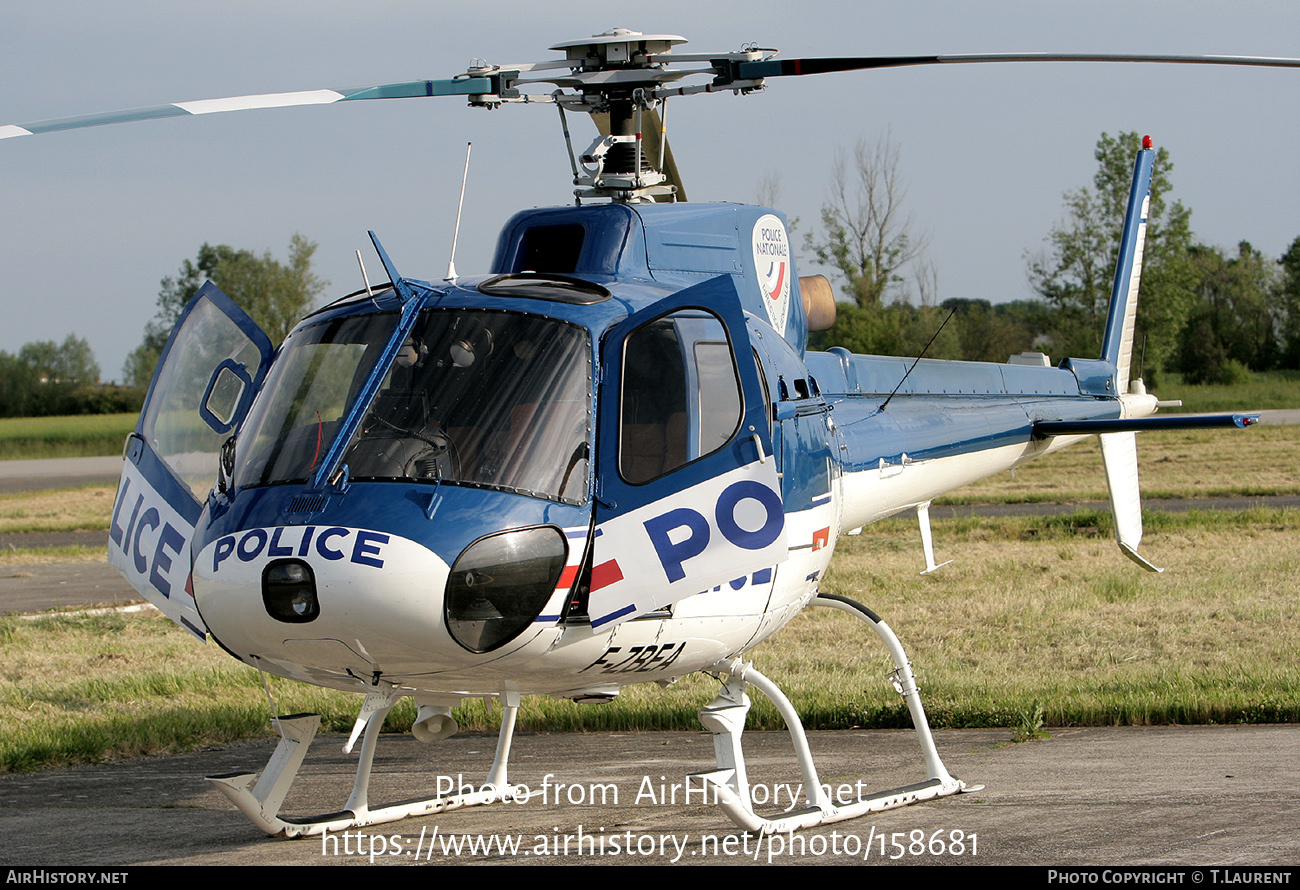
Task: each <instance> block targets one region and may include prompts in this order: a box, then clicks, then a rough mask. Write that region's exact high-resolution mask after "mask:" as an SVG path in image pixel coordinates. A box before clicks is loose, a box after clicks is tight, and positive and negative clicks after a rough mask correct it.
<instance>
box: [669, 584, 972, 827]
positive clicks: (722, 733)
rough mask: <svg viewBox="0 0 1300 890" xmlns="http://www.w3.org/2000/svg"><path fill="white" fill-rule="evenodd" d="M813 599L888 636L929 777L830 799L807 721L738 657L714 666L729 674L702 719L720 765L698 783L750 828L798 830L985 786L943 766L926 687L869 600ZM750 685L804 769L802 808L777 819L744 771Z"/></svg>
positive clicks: (885, 639) (733, 817)
mask: <svg viewBox="0 0 1300 890" xmlns="http://www.w3.org/2000/svg"><path fill="white" fill-rule="evenodd" d="M812 604H813V605H815V606H828V607H830V608H834V609H840V610H842V611H845V612H848V613H849V614H851V615H854V616H856V617H858V618H861V619H862V620H863V621H865V622H867V623H868V624H869V625H871V627H872V629H873V630H875V632H876V633H877V634H878V635H879V636H880V639H881V640H882V641H883V642H884V644H885V647H886V648H887V649H888V650H889V654H890V656H891V657H892V658H893V660H894V665H895V670H894V672H893V673H892V674H891V679H892V680H893V683H894V688H895V689H897V690H898V691H899V692H900V693H901V694H902V695H903V698H904V699H905V700H906V702H907V708H908V710H909V711H910V712H911V714H912V724H913V725H914V726H915V727H916V733H917V737H918V740H919V742H920V744H921V752H922V755H923V756H924V759H925V768H926V775H927V776H928V778H927V780H926V781H924V782H919V783H917V784H915V785H905V786H903V787H901V788H893V789H890V790H888V791H882V792H879V793H876V794H872V795H869V796H864V797H860V798H858V799H857V800H856V801H851V802H848V803H842V802H836V801H834V800H832V798H831V795H830V788H829V787H827V786H823V785H822V783H821V781H820V780H819V779H818V777H817V768H816V766H815V765H814V764H813V759H812V753H811V752H810V751H809V749H808V738H807V736H806V735H805V734H804V730H803V723H802V721H801V720H800V719H799V715H798V713H797V712H796V711H795V709H794V706H793V705H791V704H790V700H789V699H788V698H786V697H785V694H784V693H782V692H781V690H780V689H779V688H778V687H777V686H776V684H775V683H773V682H772V681H771V680H769V679H768V678H767V677H765V676H763V675H762V674H761V673H759V672H758V671H756V670H754V667H753V665H750V664H744V663H742V662H741V661H740V660H739V659H736V660H734V661H732V662H730V663H727V664H723V665H719V666H717V668H716V672H717V673H718V674H725V675H726V678H727V679H726V680H725V681H723V684H722V689H721V690H720V691H719V693H718V697H717V698H716V699H714V700H713V701H712V702H711V703H710V704H709V705H707V706H706V707H704V708H702V709H701V710H700V721H701V722H702V723H703V724H704V725H705V727H706V728H707V729H709V730H710V731H711V732H712V733H713V749H714V756H715V757H716V759H717V763H718V768H717V769H716V770H713V771H711V772H707V773H697V774H695V775H693V776H691V778H692V779H693V780H695V781H697V782H707V783H708V784H709V785H710V786H711V787H712V788H713V789H714V790H715V793H716V795H717V800H718V802H719V803H720V804H721V805H722V808H723V810H725V811H726V813H727V815H728V816H730V817H731V820H732V821H733V822H735V823H736V824H737V825H739V826H740V827H741V828H743V829H745V830H746V831H750V832H754V833H756V834H773V833H776V832H788V831H796V830H798V829H801V828H811V827H813V826H816V825H826V824H830V823H833V822H843V821H845V820H848V819H855V818H857V817H859V816H864V815H866V814H867V813H876V812H880V811H882V810H892V809H896V808H898V807H903V806H907V805H908V804H913V803H919V802H921V801H924V800H932V799H934V798H937V797H947V796H948V795H951V794H959V793H961V792H963V791H978V790H980V789H981V788H983V787H984V786H983V785H977V786H973V787H967V785H966V783H965V782H962V781H961V780H960V779H956V778H954V777H953V776H951V775H949V774H948V771H947V769H945V768H944V765H943V761H942V760H940V759H939V752H938V750H937V749H936V748H935V745H934V738H933V736H931V734H930V724H929V722H928V721H927V720H926V718H925V710H924V709H923V708H922V707H921V696H920V692H919V691H918V690H917V688H916V681H915V679H914V678H913V676H912V669H911V666H910V665H909V664H908V661H907V655H906V654H905V653H904V652H903V647H902V644H900V643H899V641H898V637H897V636H895V635H894V632H893V631H892V630H890V628H889V625H887V624H885V622H883V621H881V620H880V618H879V617H878V616H877V615H876V614H875V613H873V612H872V611H871V610H870V609H868V608H867V607H866V606H863V605H861V604H859V603H856V602H854V601H853V600H851V599H848V598H847V597H841V596H835V595H832V594H820V595H819V596H817V597H816V598H815V599H813V601H812ZM748 686H753V687H754V688H755V689H757V690H759V691H760V692H762V693H763V694H764V695H765V696H767V698H768V700H769V701H771V702H772V704H774V705H776V707H777V710H778V711H779V712H780V713H781V717H782V719H784V720H785V725H786V729H787V731H788V732H789V733H790V739H791V741H792V742H793V743H794V748H795V755H796V756H797V758H798V760H799V768H800V770H801V772H802V774H803V787H804V788H805V789H806V790H807V797H806V804H807V806H806V807H804V808H803V809H800V810H795V811H792V812H789V813H783V814H781V815H779V816H774V817H771V818H768V817H764V816H760V815H758V814H757V813H755V812H754V806H753V803H752V801H751V798H750V793H749V777H748V774H747V772H746V769H745V755H744V751H743V750H742V748H741V744H740V736H741V733H742V732H743V731H744V728H745V715H746V714H747V713H748V712H749V704H750V702H749V697H748V696H747V695H746V694H745V689H746V688H747V687H748Z"/></svg>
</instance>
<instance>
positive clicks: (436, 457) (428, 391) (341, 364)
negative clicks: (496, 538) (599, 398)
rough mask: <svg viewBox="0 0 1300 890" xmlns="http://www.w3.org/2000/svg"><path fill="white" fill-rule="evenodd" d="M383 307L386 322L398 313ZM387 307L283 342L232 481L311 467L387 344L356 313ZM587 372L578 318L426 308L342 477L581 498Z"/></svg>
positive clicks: (300, 472) (281, 476)
mask: <svg viewBox="0 0 1300 890" xmlns="http://www.w3.org/2000/svg"><path fill="white" fill-rule="evenodd" d="M382 317H383V318H386V319H387V321H386V323H385V324H386V333H391V331H392V325H393V324H394V323H395V318H394V317H393V316H391V315H387V316H382ZM379 318H381V316H375V315H371V316H354V317H353V318H352V319H348V320H345V321H351V322H353V324H351V325H348V324H336V323H325V324H322V325H319V326H317V327H321V328H327V327H329V328H331V330H330V331H321V332H320V335H319V336H311V337H302V338H301V343H296V342H292V340H291V342H288V343H286V344H285V349H286V353H285V354H284V355H282V356H281V357H280V359H279V360H277V362H276V365H275V368H274V369H273V370H272V373H271V377H270V379H268V382H267V385H266V388H265V391H266V392H267V394H268V396H270V401H269V403H268V406H267V408H266V410H264V411H262V412H261V413H260V415H259V416H257V417H250V424H248V425H247V426H246V431H245V432H244V433H241V436H240V439H241V442H240V445H239V447H238V448H237V449H236V455H237V462H238V467H239V468H240V469H237V471H236V479H235V482H236V484H237V485H266V484H272V483H275V482H291V481H304V480H305V479H306V478H307V477H308V476H309V475H310V474H311V472H312V471H313V469H314V467H315V465H316V462H317V461H319V460H320V459H321V457H322V456H323V454H324V453H325V450H327V449H328V447H329V445H330V444H331V443H332V441H333V439H334V436H335V435H336V434H337V433H338V422H339V420H340V419H341V417H342V416H343V415H344V414H345V413H346V407H347V406H348V405H350V404H351V403H352V401H353V400H354V399H355V398H356V396H357V394H358V392H359V390H360V388H361V386H362V384H364V381H365V379H366V377H367V376H368V375H369V371H370V368H372V367H373V365H374V361H375V356H374V353H375V350H376V349H378V350H382V347H383V343H382V342H379V345H378V346H376V345H375V343H376V332H375V331H373V330H370V325H369V324H367V323H365V322H362V321H361V319H371V320H377V319H379ZM375 324H376V325H377V326H379V322H377V321H375ZM300 333H307V332H306V331H304V332H300ZM292 339H293V340H298V339H300V338H299V337H298V336H295V337H294V338H292ZM381 339H386V336H385V337H383V338H381ZM300 350H301V351H302V353H303V354H301V355H299V354H298V352H299V351H300ZM591 377H592V375H591V349H590V341H589V338H588V335H587V332H586V330H585V329H584V328H582V327H580V326H577V325H572V324H567V323H565V322H560V321H556V320H554V319H549V318H541V317H538V316H534V315H527V314H524V313H517V312H500V311H487V310H478V309H426V310H425V311H424V312H423V313H422V314H421V316H420V318H419V319H418V320H417V321H416V323H415V326H414V327H413V329H412V331H411V334H410V335H409V336H408V337H407V339H406V341H405V342H404V343H403V344H402V346H401V348H400V349H399V351H398V353H397V356H396V358H395V359H394V361H393V363H392V366H391V367H390V368H389V369H388V371H387V374H386V375H385V377H384V380H383V383H382V385H381V387H380V389H379V391H378V393H376V395H375V397H374V399H373V400H372V401H371V404H370V406H369V409H368V410H367V411H366V413H365V416H364V418H363V420H362V422H361V424H360V426H358V427H357V428H356V430H355V432H353V433H352V437H351V440H350V441H349V442H348V446H347V448H346V450H345V451H344V454H343V464H344V465H346V467H347V470H348V478H349V479H351V480H352V481H356V482H362V481H383V482H388V481H404V482H421V483H438V482H448V483H455V484H462V485H473V486H482V487H489V488H497V489H503V490H508V491H518V492H523V493H527V494H532V495H536V496H540V497H545V498H549V499H552V500H559V501H565V502H570V503H580V502H582V501H583V500H585V499H586V496H587V477H588V464H589V461H590V441H591ZM273 387H274V388H273ZM259 407H260V406H259ZM255 420H256V421H258V422H259V425H258V427H254V426H253V424H252V421H255ZM263 427H265V430H264V429H262V428H263ZM245 438H248V439H249V441H250V444H248V445H244V442H243V440H244V439H245Z"/></svg>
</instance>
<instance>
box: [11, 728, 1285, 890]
mask: <svg viewBox="0 0 1300 890" xmlns="http://www.w3.org/2000/svg"><path fill="white" fill-rule="evenodd" d="M809 737H810V744H811V746H812V749H813V753H814V756H815V757H816V758H817V761H818V769H819V775H820V776H821V779H822V781H823V782H825V783H830V784H832V785H839V784H846V783H847V784H852V783H856V782H859V781H862V782H864V783H865V786H866V788H867V789H868V790H870V791H878V790H882V789H884V788H888V787H896V786H898V785H902V784H905V783H909V782H914V781H917V780H919V779H920V778H922V775H921V771H922V764H921V759H920V753H919V748H918V746H917V745H916V742H915V735H914V734H913V733H912V732H911V731H904V730H875V731H869V732H855V731H846V732H815V733H810V734H809ZM935 737H936V742H937V744H938V747H939V751H940V754H941V755H942V757H943V758H944V762H945V765H946V766H947V768H948V769H949V771H950V772H951V773H953V774H954V775H957V776H960V777H962V778H963V779H965V780H966V781H967V782H968V783H970V784H976V783H980V784H984V785H985V786H986V787H985V788H984V789H983V790H980V791H976V792H973V793H967V794H962V795H958V796H955V797H949V798H944V799H942V800H938V801H931V802H928V803H923V804H918V805H914V806H911V807H906V808H903V809H900V810H893V811H890V812H885V813H876V814H872V815H868V816H865V817H863V818H860V819H856V820H853V821H849V822H842V823H838V824H835V825H829V826H824V827H821V828H817V829H811V830H807V831H803V832H799V833H798V834H796V835H794V836H793V837H787V836H777V837H775V838H768V839H759V838H755V837H752V836H746V835H744V834H743V833H742V832H740V831H739V830H738V829H737V828H736V827H735V826H734V825H732V823H730V822H729V821H728V820H727V818H726V816H725V814H724V813H723V812H722V811H721V809H720V808H718V807H716V806H712V805H709V804H707V803H704V802H701V796H700V793H699V791H698V788H697V789H696V790H695V793H694V797H693V798H691V799H690V800H685V799H684V798H685V793H686V784H685V776H686V774H688V773H692V772H696V771H702V770H707V769H711V768H712V766H713V745H712V742H711V738H710V736H709V735H708V734H707V733H704V732H673V733H620V732H609V733H572V734H569V733H564V734H542V733H520V734H518V735H517V736H516V739H515V744H514V755H513V757H512V761H511V773H510V778H511V780H512V781H513V782H516V783H523V784H526V785H528V786H529V788H530V789H531V790H532V791H533V793H534V796H533V797H532V798H530V799H529V800H528V802H526V803H522V804H519V803H505V804H496V805H493V806H489V807H475V808H469V809H464V810H458V811H455V812H450V813H443V814H440V815H437V816H428V817H421V818H414V819H407V820H404V821H401V822H395V823H389V824H387V825H375V826H370V827H368V828H363V829H359V830H355V831H351V832H348V834H347V836H344V835H341V834H332V835H330V836H329V837H327V838H326V839H324V840H322V839H321V838H319V837H317V838H308V839H303V840H282V839H276V838H268V837H266V836H265V835H263V834H262V833H261V832H259V831H258V830H257V829H256V828H254V826H253V825H252V824H251V823H250V822H248V821H247V820H246V819H245V818H244V816H243V815H242V814H240V813H239V812H238V811H236V810H235V808H234V807H233V806H232V805H231V804H230V803H229V802H228V801H227V800H226V798H225V797H223V796H222V795H221V794H220V793H219V792H217V791H216V790H215V789H213V788H211V787H210V786H209V785H208V784H207V783H205V782H203V781H201V780H200V777H201V776H203V775H205V774H219V773H225V772H236V771H247V772H253V771H256V770H258V769H260V768H261V767H262V765H264V763H265V761H266V758H267V757H268V756H269V753H270V751H271V750H272V748H273V744H272V743H271V742H269V741H266V742H256V743H242V744H238V745H231V746H228V747H225V748H221V749H217V750H209V751H203V752H196V753H192V754H184V755H177V756H169V757H154V758H148V759H139V760H131V761H125V762H120V763H110V764H102V765H97V766H87V767H79V768H73V769H63V770H54V771H50V772H44V773H38V774H32V775H8V776H0V850H3V855H2V856H0V858H3V859H4V860H6V861H7V862H9V863H13V864H21V865H37V866H127V865H345V864H350V865H367V864H386V865H416V864H430V863H443V864H448V863H457V864H471V863H478V864H514V865H561V864H562V865H636V864H641V863H650V862H652V863H659V864H666V863H673V862H676V863H685V864H694V865H733V864H734V865H742V864H746V865H748V864H796V863H802V864H850V863H852V864H865V865H890V864H903V865H920V864H930V865H933V864H943V865H1034V866H1109V867H1114V866H1125V865H1145V866H1204V867H1218V866H1236V867H1240V868H1248V869H1255V870H1261V869H1263V870H1270V867H1278V866H1288V865H1295V864H1297V863H1300V803H1297V801H1296V797H1295V790H1294V789H1295V788H1296V787H1297V785H1298V784H1300V726H1291V725H1287V726H1250V727H1241V726H1232V727H1228V726H1219V727H1205V726H1197V727H1177V726H1172V727H1171V726H1163V727H1115V728H1086V729H1057V730H1053V731H1052V737H1051V738H1050V739H1046V740H1039V741H1032V742H1025V743H1021V744H1011V743H1010V742H1009V738H1008V733H1007V731H1006V730H950V731H940V732H937V733H935ZM342 742H343V737H342V736H334V735H331V736H326V737H321V738H318V740H317V742H316V744H315V746H314V748H313V750H312V752H311V753H309V754H308V757H307V761H306V763H305V764H304V766H303V769H302V772H301V773H300V776H299V783H298V785H297V786H295V788H294V790H293V793H292V794H291V795H290V798H289V801H288V803H287V804H286V806H285V807H284V812H285V813H296V814H308V813H322V812H333V811H337V810H339V809H341V807H342V804H343V802H344V801H345V800H346V799H347V797H348V794H349V791H350V789H351V785H352V778H353V773H354V770H355V763H356V758H355V755H353V756H349V755H344V754H342V753H340V746H341V744H342ZM494 745H495V738H494V737H493V736H491V735H483V734H471V735H464V736H453V737H452V738H450V739H448V740H446V741H443V742H439V743H436V744H435V745H433V746H430V747H426V746H424V745H422V744H420V743H419V742H418V741H416V740H415V739H414V738H412V737H411V736H410V735H391V736H384V737H382V738H381V740H380V743H379V753H378V756H377V757H376V764H375V776H374V779H373V781H372V785H371V795H370V799H371V801H372V802H374V803H375V804H376V805H380V804H383V803H388V802H393V801H396V800H401V799H407V798H412V797H417V796H426V795H432V794H435V793H437V791H438V790H439V782H440V781H441V782H442V786H443V787H446V786H448V785H450V784H454V783H456V782H459V781H464V782H468V783H474V782H481V781H482V777H483V776H484V775H485V774H486V770H487V767H488V765H489V764H490V762H491V759H492V752H493V748H494ZM745 749H746V755H747V761H748V765H749V769H750V778H751V782H752V783H754V784H755V786H756V796H757V794H760V793H761V794H768V793H773V794H774V795H775V797H776V798H777V800H778V806H776V807H773V806H771V805H769V806H767V807H766V808H761V809H765V810H766V811H767V812H769V813H770V812H774V811H777V810H780V809H784V808H785V807H786V806H788V803H789V799H790V789H789V788H788V787H785V785H786V784H787V783H788V784H789V785H790V786H794V785H797V783H798V781H799V779H798V773H797V768H796V767H795V764H794V760H793V757H792V755H791V748H790V745H789V740H788V737H787V736H786V734H785V733H780V732H766V733H749V734H747V735H746V736H745ZM439 777H442V778H441V780H440V779H439ZM610 783H612V785H613V790H611V788H610V787H609V784H610ZM601 786H604V788H603V790H602V788H601ZM760 787H761V789H763V790H762V791H758V790H757V789H758V788H760ZM773 789H775V790H773ZM674 793H676V795H677V799H676V801H675V802H674V801H672V800H671V796H672V795H673V794H674ZM1190 882H1191V881H1187V883H1190ZM1213 882H1214V881H1211V883H1213Z"/></svg>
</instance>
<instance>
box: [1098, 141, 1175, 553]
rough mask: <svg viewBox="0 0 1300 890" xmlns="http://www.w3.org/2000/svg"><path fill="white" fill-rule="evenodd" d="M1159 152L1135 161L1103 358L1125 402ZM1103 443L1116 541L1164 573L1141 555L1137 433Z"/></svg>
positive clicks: (1147, 144)
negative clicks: (1153, 181)
mask: <svg viewBox="0 0 1300 890" xmlns="http://www.w3.org/2000/svg"><path fill="white" fill-rule="evenodd" d="M1154 166H1155V151H1154V150H1153V149H1152V148H1151V137H1150V136H1143V137H1142V150H1141V151H1139V152H1138V155H1137V158H1136V159H1135V160H1134V162H1133V186H1132V188H1131V189H1130V190H1129V195H1128V210H1127V212H1126V213H1125V214H1124V232H1123V234H1122V235H1121V236H1120V241H1119V261H1118V262H1117V263H1116V264H1115V283H1114V284H1113V285H1112V287H1111V292H1110V310H1109V312H1108V314H1107V316H1106V334H1105V337H1104V338H1103V340H1102V346H1101V357H1102V359H1103V360H1104V361H1106V362H1107V363H1109V364H1110V365H1112V366H1113V367H1114V368H1115V391H1116V393H1118V394H1119V395H1120V398H1121V400H1122V399H1123V398H1124V395H1123V394H1124V393H1127V392H1128V390H1129V373H1130V369H1131V366H1132V361H1133V328H1134V327H1135V324H1136V321H1137V298H1138V284H1139V282H1140V280H1141V278H1142V251H1143V247H1144V246H1145V244H1146V236H1147V214H1148V213H1149V212H1150V209H1151V171H1152V169H1153V168H1154ZM1098 438H1099V439H1100V440H1101V456H1102V462H1103V463H1104V464H1105V467H1106V484H1107V487H1108V488H1109V489H1110V506H1111V511H1112V512H1113V513H1114V514H1115V537H1116V539H1117V540H1118V541H1119V548H1120V550H1121V551H1123V553H1124V555H1125V556H1127V557H1128V558H1129V559H1131V560H1133V561H1134V562H1135V563H1137V564H1138V565H1140V566H1142V568H1144V569H1146V570H1147V571H1150V572H1158V571H1160V569H1158V568H1156V567H1155V566H1154V565H1152V564H1151V563H1150V562H1148V561H1147V560H1146V559H1144V558H1142V557H1141V556H1139V555H1138V552H1137V549H1138V544H1139V543H1140V542H1141V541H1142V503H1141V496H1140V495H1139V493H1138V467H1137V441H1136V437H1135V436H1134V434H1133V433H1131V432H1124V433H1107V434H1104V435H1101V436H1098Z"/></svg>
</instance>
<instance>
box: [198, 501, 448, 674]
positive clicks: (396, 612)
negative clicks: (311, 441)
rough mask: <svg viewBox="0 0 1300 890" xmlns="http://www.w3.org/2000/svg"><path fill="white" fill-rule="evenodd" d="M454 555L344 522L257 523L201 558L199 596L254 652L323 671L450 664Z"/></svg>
mask: <svg viewBox="0 0 1300 890" xmlns="http://www.w3.org/2000/svg"><path fill="white" fill-rule="evenodd" d="M447 574H448V566H447V564H446V562H444V561H443V560H442V559H441V558H440V557H439V556H438V555H437V554H435V553H434V552H433V551H431V550H429V549H428V548H426V547H423V546H421V545H420V544H417V543H416V542H414V541H411V540H409V539H407V538H403V537H400V536H398V535H394V534H391V533H387V532H378V531H373V530H368V529H361V528H348V527H344V526H310V525H309V526H276V527H270V528H252V529H246V530H243V531H239V532H235V533H232V534H227V535H224V536H222V537H219V538H217V539H215V540H213V541H212V542H211V543H209V544H208V545H207V546H205V547H204V548H203V549H202V551H201V552H200V553H199V554H198V557H197V558H196V559H195V562H194V576H193V578H194V596H195V601H196V602H197V603H198V608H199V612H200V614H202V616H203V618H204V621H205V622H206V623H207V625H208V628H209V629H210V630H211V631H212V634H213V636H214V637H216V639H217V640H218V641H220V643H221V644H222V645H223V646H225V647H226V648H227V649H229V650H230V651H231V652H233V653H234V654H235V655H237V656H238V657H240V658H241V659H243V660H245V661H247V662H249V663H250V664H255V665H262V666H264V667H266V669H268V670H270V671H272V672H274V673H279V674H283V675H286V676H293V677H297V678H300V679H311V680H313V681H315V682H324V681H326V680H328V679H329V678H331V677H332V678H334V680H335V682H336V683H337V682H339V681H346V682H347V684H348V685H352V684H353V683H354V682H355V680H354V679H353V678H363V679H364V678H370V677H372V676H374V674H375V673H376V672H381V673H384V674H403V673H412V672H423V671H428V670H438V669H444V670H445V669H447V668H450V667H453V666H455V662H457V661H458V660H459V658H460V656H464V655H466V654H467V653H465V650H464V649H463V648H461V647H459V646H457V645H456V644H455V643H454V642H452V640H451V638H450V637H449V635H448V633H447V630H446V627H445V624H444V622H443V617H442V606H443V592H444V590H445V589H446V585H447Z"/></svg>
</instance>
